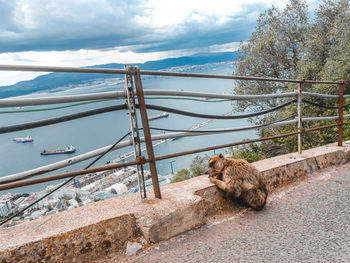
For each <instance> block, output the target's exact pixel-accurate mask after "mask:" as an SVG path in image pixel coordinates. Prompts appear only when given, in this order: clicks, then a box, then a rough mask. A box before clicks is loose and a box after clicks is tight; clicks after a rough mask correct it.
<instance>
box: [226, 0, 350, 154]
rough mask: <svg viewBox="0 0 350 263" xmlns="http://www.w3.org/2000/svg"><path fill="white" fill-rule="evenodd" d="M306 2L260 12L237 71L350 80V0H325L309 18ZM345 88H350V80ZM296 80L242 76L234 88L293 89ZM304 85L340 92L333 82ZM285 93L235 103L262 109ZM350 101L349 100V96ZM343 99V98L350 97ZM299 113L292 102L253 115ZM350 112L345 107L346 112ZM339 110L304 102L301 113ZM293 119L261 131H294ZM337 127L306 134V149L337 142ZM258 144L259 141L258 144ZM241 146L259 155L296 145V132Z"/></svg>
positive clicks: (240, 90)
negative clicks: (288, 123)
mask: <svg viewBox="0 0 350 263" xmlns="http://www.w3.org/2000/svg"><path fill="white" fill-rule="evenodd" d="M307 14H308V11H307V5H306V3H305V1H303V0H290V2H289V4H288V5H287V6H286V7H285V9H284V10H278V9H277V8H275V7H273V8H271V9H270V10H268V11H266V12H264V13H262V14H261V15H260V16H259V19H258V25H257V27H256V30H255V32H253V34H252V35H251V37H250V39H249V40H248V41H247V42H246V43H242V44H241V46H240V54H241V55H240V57H239V63H238V66H237V68H236V72H235V74H236V75H252V76H264V77H273V78H290V79H298V78H300V79H301V78H305V79H311V80H336V81H339V80H345V81H348V82H349V81H350V41H349V40H350V4H349V1H348V0H325V1H323V2H322V3H321V4H320V5H319V6H318V9H317V11H316V14H315V17H314V18H313V19H312V20H310V19H308V16H307ZM346 87H347V88H346V89H345V94H348V93H350V88H349V85H347V86H346ZM295 89H296V85H295V84H288V85H284V86H282V85H281V84H278V83H272V82H262V81H260V82H256V81H254V82H253V81H249V82H248V81H239V82H237V86H236V87H235V90H234V93H235V94H271V93H278V92H286V91H293V90H295ZM302 89H303V91H312V92H319V93H326V94H337V92H338V88H337V87H334V86H333V87H331V86H329V85H312V86H311V85H303V87H302ZM308 99H312V101H313V102H315V103H318V104H322V105H329V106H337V101H328V100H324V99H316V98H308ZM284 101H285V99H275V100H268V101H250V102H249V103H246V101H241V102H238V103H236V104H234V105H233V106H234V107H236V109H237V110H245V109H247V108H249V109H250V110H255V111H259V110H262V109H266V108H267V107H271V106H275V105H278V104H281V103H283V102H284ZM346 102H347V101H346ZM346 102H345V103H346ZM295 113H296V106H295V105H291V106H288V107H286V108H283V109H281V110H279V111H276V112H274V113H271V114H269V115H265V116H264V117H263V118H261V117H259V118H255V119H251V122H253V123H256V124H260V123H268V122H271V121H275V120H279V119H283V118H285V117H287V116H291V115H293V114H295ZM347 113H348V112H347V111H346V110H345V111H344V114H347ZM335 115H337V110H327V109H321V108H317V107H315V106H311V105H307V104H305V103H303V109H302V116H303V117H304V118H305V117H319V116H335ZM334 122H335V121H322V122H303V125H304V127H303V128H311V127H315V126H323V125H327V124H331V123H334ZM296 130H297V127H296V125H295V124H290V125H285V126H283V127H272V128H265V129H261V130H260V131H259V135H260V136H261V137H268V136H274V135H278V134H283V133H288V132H294V131H296ZM337 131H338V129H337V128H336V127H335V128H328V129H324V130H321V131H315V132H312V133H308V134H304V135H303V148H304V149H308V148H312V147H316V146H319V145H323V144H327V143H330V142H334V141H335V140H336V139H337ZM349 138H350V132H349V127H347V126H345V127H344V139H349ZM254 147H255V146H254ZM254 147H241V148H239V149H236V150H235V151H234V152H233V156H237V157H240V156H242V157H243V158H246V159H250V160H257V159H258V158H260V157H261V158H264V157H271V156H275V155H278V154H283V153H286V152H295V151H296V150H297V137H296V136H290V137H286V138H280V139H275V140H273V141H266V142H264V143H261V144H259V145H257V146H256V147H258V148H259V150H257V149H255V148H254Z"/></svg>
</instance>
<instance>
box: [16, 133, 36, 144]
mask: <svg viewBox="0 0 350 263" xmlns="http://www.w3.org/2000/svg"><path fill="white" fill-rule="evenodd" d="M12 141H14V142H23V143H25V142H32V141H34V140H33V138H32V137H30V136H29V135H28V136H26V137H16V138H13V139H12Z"/></svg>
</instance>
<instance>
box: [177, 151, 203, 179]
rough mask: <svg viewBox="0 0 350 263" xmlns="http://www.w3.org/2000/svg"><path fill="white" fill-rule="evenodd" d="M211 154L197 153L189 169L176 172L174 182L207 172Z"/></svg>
mask: <svg viewBox="0 0 350 263" xmlns="http://www.w3.org/2000/svg"><path fill="white" fill-rule="evenodd" d="M209 159H210V157H209V155H207V154H206V155H204V156H199V155H197V156H196V157H194V158H193V159H192V162H191V165H190V168H189V169H182V170H180V171H178V172H177V173H176V176H175V177H174V178H173V179H172V180H171V182H172V183H176V182H181V181H184V180H187V179H190V178H193V177H196V176H200V175H203V174H205V172H206V171H207V169H208V161H209Z"/></svg>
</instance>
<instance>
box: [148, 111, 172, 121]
mask: <svg viewBox="0 0 350 263" xmlns="http://www.w3.org/2000/svg"><path fill="white" fill-rule="evenodd" d="M168 116H169V113H167V112H163V113H162V114H159V115H155V116H150V117H148V120H149V121H153V120H156V119H160V118H166V117H168Z"/></svg>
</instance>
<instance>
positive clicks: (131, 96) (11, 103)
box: [0, 65, 350, 198]
mask: <svg viewBox="0 0 350 263" xmlns="http://www.w3.org/2000/svg"><path fill="white" fill-rule="evenodd" d="M0 70H7V71H40V72H74V73H82V74H83V73H96V74H113V75H115V74H124V75H125V80H126V81H125V83H126V84H125V89H124V91H113V92H104V93H93V94H83V95H72V96H60V97H50V98H31V99H18V98H8V99H0V108H5V107H19V106H33V105H47V104H59V103H67V102H81V101H90V100H104V99H126V100H127V103H126V104H123V105H116V106H111V107H106V108H101V109H97V110H91V111H87V112H82V113H76V114H71V115H69V116H62V117H59V118H53V119H46V120H43V121H39V122H31V123H25V124H20V125H12V126H5V127H0V133H7V132H12V131H18V130H25V129H30V128H33V127H41V126H45V125H51V124H54V123H59V122H63V121H68V120H74V119H77V118H82V117H86V116H92V115H95V114H101V113H104V112H108V111H115V110H128V111H129V116H130V125H131V134H132V135H131V138H130V140H125V141H122V142H120V143H119V144H118V145H116V146H115V147H114V148H111V145H109V146H105V147H103V148H100V149H96V150H93V151H90V152H87V153H84V154H81V155H78V156H75V157H73V158H68V159H65V160H62V161H59V162H56V163H53V164H49V165H46V166H42V167H38V168H35V169H31V170H28V171H23V172H20V173H16V174H12V175H7V176H4V177H0V190H6V189H11V188H15V187H20V186H26V185H32V184H38V183H42V182H48V181H53V180H57V179H63V178H71V177H74V176H78V175H84V174H88V173H93V172H98V171H106V170H112V169H116V168H121V167H125V166H131V165H133V166H134V165H137V166H138V168H140V169H138V171H139V176H138V179H139V188H140V194H141V198H144V197H146V192H145V189H144V178H143V165H144V164H147V163H148V164H149V165H150V171H151V176H152V183H153V190H154V194H155V196H156V197H157V198H161V192H160V188H159V183H158V175H157V169H156V162H157V161H160V160H164V159H170V158H174V157H178V156H183V155H188V154H193V153H199V152H204V151H209V150H215V149H220V148H226V147H230V146H237V145H242V144H248V143H253V142H261V141H266V140H273V139H278V138H283V137H287V136H295V135H297V136H298V153H301V152H302V134H303V133H307V132H311V131H316V130H321V129H325V128H330V127H338V145H339V146H342V141H343V126H344V125H345V124H349V122H344V118H348V117H350V115H343V111H344V99H346V98H350V95H344V87H345V85H347V83H345V82H344V81H310V80H292V79H276V78H262V77H250V76H224V75H209V74H195V73H181V72H162V71H141V70H139V68H137V67H132V66H128V67H125V69H124V70H118V69H98V68H71V67H42V66H13V65H0ZM142 75H152V76H174V77H186V78H187V77H191V78H210V79H213V78H215V79H227V80H247V81H248V80H251V81H269V82H282V83H296V84H297V90H296V91H295V92H288V93H278V94H263V95H230V94H213V93H202V92H189V91H170V90H143V87H142V80H141V76H142ZM305 84H310V85H311V84H326V85H337V86H338V95H330V94H318V93H311V92H303V85H305ZM148 95H156V96H181V97H196V98H216V99H227V100H232V101H235V100H270V99H276V98H288V97H291V98H296V99H294V100H292V101H289V102H287V103H285V105H280V106H278V107H276V108H272V109H269V110H267V111H265V112H264V111H263V112H260V113H256V114H253V115H255V116H259V115H261V114H265V113H266V112H271V111H275V110H278V109H279V108H283V107H286V106H288V105H291V104H293V103H297V112H298V116H297V118H296V119H293V120H280V121H277V122H273V123H268V124H263V125H256V126H249V127H232V128H227V129H220V130H219V129H216V130H207V131H177V132H170V133H166V134H157V135H153V136H151V132H150V130H151V129H152V127H150V126H149V123H148V116H147V109H158V110H166V111H169V112H174V113H176V114H182V115H187V116H193V117H200V118H212V119H237V118H246V117H247V116H248V115H249V114H248V115H247V114H243V115H238V116H237V115H236V116H219V115H206V114H200V113H193V112H185V111H180V110H176V109H173V108H165V107H160V106H157V105H146V103H145V96H148ZM302 97H316V98H322V99H327V100H334V99H338V100H339V101H338V116H330V117H313V118H303V117H302V102H306V103H311V102H308V101H307V100H304V99H303V98H302ZM136 99H137V101H138V103H135V101H136ZM137 108H138V109H139V113H140V116H141V120H142V128H138V127H137V119H136V109H137ZM248 117H249V116H248ZM333 119H337V120H338V122H337V123H335V124H330V125H326V126H321V127H315V128H311V129H303V126H302V123H303V122H308V121H320V120H333ZM293 123H297V125H298V126H297V128H298V130H297V131H295V132H290V133H286V134H280V135H275V136H270V137H266V138H260V139H254V140H244V141H240V142H234V143H228V144H223V145H216V146H212V147H205V148H200V149H193V150H190V151H184V152H178V153H171V154H167V155H163V156H155V155H154V152H153V142H154V141H158V140H165V139H170V138H179V137H187V136H199V135H207V134H213V133H225V132H234V131H242V130H250V129H258V128H265V127H275V126H283V125H287V124H293ZM140 129H142V130H143V133H144V137H140V135H139V134H138V131H139V130H140ZM163 130H167V129H163ZM168 131H170V130H169V129H168ZM141 143H145V145H146V148H147V157H145V156H143V155H142V152H141V151H140V144H141ZM132 145H133V146H134V153H135V160H133V161H130V162H125V163H120V164H119V163H118V164H110V165H104V166H100V167H96V168H89V169H85V170H79V171H75V172H69V173H62V174H56V175H50V176H45V177H41V178H34V179H27V178H29V177H33V176H36V175H41V174H44V173H47V172H51V171H54V170H57V169H59V168H62V167H66V166H69V165H72V164H75V163H78V162H81V161H83V160H87V159H90V158H92V157H95V156H99V155H101V154H103V153H105V152H106V151H107V150H108V149H110V148H111V149H110V150H117V149H120V148H123V147H127V146H132ZM24 179H26V180H24ZM142 188H143V190H144V191H142Z"/></svg>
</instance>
